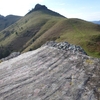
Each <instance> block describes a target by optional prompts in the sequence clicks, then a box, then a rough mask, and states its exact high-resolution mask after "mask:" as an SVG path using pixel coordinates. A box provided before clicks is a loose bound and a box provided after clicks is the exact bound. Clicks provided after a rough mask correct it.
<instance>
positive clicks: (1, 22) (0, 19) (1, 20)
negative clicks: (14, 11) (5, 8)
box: [0, 15, 21, 31]
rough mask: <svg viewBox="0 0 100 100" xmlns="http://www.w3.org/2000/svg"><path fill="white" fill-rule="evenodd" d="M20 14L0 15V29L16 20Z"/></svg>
mask: <svg viewBox="0 0 100 100" xmlns="http://www.w3.org/2000/svg"><path fill="white" fill-rule="evenodd" d="M20 18H21V16H15V15H8V16H6V17H4V16H2V15H0V31H1V30H3V29H5V28H7V27H8V26H10V25H12V24H13V23H15V22H16V21H18V20H19V19H20Z"/></svg>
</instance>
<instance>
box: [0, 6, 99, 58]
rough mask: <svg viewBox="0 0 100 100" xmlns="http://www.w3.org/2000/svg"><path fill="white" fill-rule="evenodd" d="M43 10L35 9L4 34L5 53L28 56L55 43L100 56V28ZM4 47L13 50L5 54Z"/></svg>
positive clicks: (0, 41) (0, 35)
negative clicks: (27, 53) (76, 46)
mask: <svg viewBox="0 0 100 100" xmlns="http://www.w3.org/2000/svg"><path fill="white" fill-rule="evenodd" d="M39 7H40V8H41V5H39ZM37 8H38V7H37ZM40 8H39V9H38V10H36V11H34V9H32V10H31V13H29V14H27V15H25V16H24V17H23V18H21V19H20V20H18V21H17V22H16V23H14V24H13V25H11V26H9V27H8V28H6V29H5V30H3V31H2V32H0V50H1V51H2V54H4V53H5V52H10V53H11V52H21V53H24V52H27V51H30V50H34V49H37V48H39V47H40V46H41V45H43V44H44V43H45V42H46V41H51V40H53V41H56V42H63V41H67V42H69V43H71V44H75V45H80V46H81V47H82V48H84V50H85V51H86V52H87V54H88V55H90V56H94V57H100V45H99V43H100V40H99V38H100V25H96V24H93V23H91V22H87V21H85V20H81V19H77V18H65V17H64V16H62V15H60V14H58V13H56V12H53V11H51V10H49V9H48V8H47V7H46V6H44V5H43V10H41V9H40ZM2 47H3V48H6V49H7V48H8V49H7V50H9V51H5V52H4V50H2ZM3 57H4V56H3Z"/></svg>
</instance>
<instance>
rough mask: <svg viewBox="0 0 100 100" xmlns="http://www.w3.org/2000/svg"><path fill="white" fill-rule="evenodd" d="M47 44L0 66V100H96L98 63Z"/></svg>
mask: <svg viewBox="0 0 100 100" xmlns="http://www.w3.org/2000/svg"><path fill="white" fill-rule="evenodd" d="M50 44H51V43H47V44H45V45H43V46H42V47H40V48H39V49H37V50H34V51H30V52H27V53H24V54H21V55H19V56H18V57H16V58H13V59H10V60H8V61H4V62H2V63H0V100H100V59H97V58H92V57H89V56H87V55H85V54H83V53H82V54H81V53H78V52H77V53H76V52H73V51H72V50H70V49H69V50H65V49H64V50H63V49H59V48H58V47H55V46H50ZM55 44H56V43H55Z"/></svg>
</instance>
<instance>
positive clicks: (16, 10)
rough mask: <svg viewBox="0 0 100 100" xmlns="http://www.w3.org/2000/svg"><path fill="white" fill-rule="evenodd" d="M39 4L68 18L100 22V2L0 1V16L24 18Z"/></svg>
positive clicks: (63, 0)
mask: <svg viewBox="0 0 100 100" xmlns="http://www.w3.org/2000/svg"><path fill="white" fill-rule="evenodd" d="M37 3H39V4H42V5H46V6H47V7H48V9H51V10H53V11H56V12H58V13H60V14H62V15H63V16H65V17H67V18H80V19H83V20H87V21H98V20H100V0H0V14H1V15H3V16H7V15H9V14H13V15H19V16H24V15H25V14H26V13H28V12H29V10H31V9H32V8H34V6H35V5H36V4H37Z"/></svg>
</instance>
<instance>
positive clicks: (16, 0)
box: [0, 0, 43, 15]
mask: <svg viewBox="0 0 100 100" xmlns="http://www.w3.org/2000/svg"><path fill="white" fill-rule="evenodd" d="M42 2H43V0H0V14H2V15H8V14H16V15H24V14H26V13H27V12H28V10H29V9H31V8H33V7H34V5H35V4H36V3H42Z"/></svg>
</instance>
